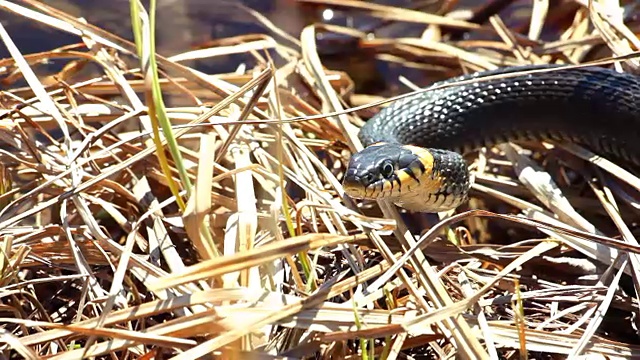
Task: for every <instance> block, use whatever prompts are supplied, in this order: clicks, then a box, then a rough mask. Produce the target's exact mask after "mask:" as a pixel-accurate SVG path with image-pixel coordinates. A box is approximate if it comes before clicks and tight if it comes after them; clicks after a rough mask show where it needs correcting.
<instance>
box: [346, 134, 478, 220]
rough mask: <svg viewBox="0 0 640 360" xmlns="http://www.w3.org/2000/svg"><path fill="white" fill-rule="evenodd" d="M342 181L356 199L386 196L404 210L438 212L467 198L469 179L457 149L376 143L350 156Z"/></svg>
mask: <svg viewBox="0 0 640 360" xmlns="http://www.w3.org/2000/svg"><path fill="white" fill-rule="evenodd" d="M342 185H343V187H344V190H345V192H346V194H347V195H349V196H350V197H352V198H355V199H363V200H379V199H389V200H391V201H392V202H394V203H395V204H396V205H398V206H401V207H403V208H405V209H407V210H411V211H424V212H438V211H445V210H449V209H452V208H455V207H457V206H458V205H460V204H461V203H462V202H464V201H466V199H467V192H468V190H469V187H470V181H469V173H468V170H467V167H466V163H465V162H464V159H462V156H460V155H459V154H457V153H454V152H450V151H446V150H436V149H425V148H421V147H417V146H412V145H402V144H395V143H376V144H372V145H370V146H368V147H366V148H365V149H363V150H362V151H359V152H357V153H355V154H353V155H352V156H351V160H350V161H349V165H348V166H347V171H346V173H345V176H344V179H343V181H342Z"/></svg>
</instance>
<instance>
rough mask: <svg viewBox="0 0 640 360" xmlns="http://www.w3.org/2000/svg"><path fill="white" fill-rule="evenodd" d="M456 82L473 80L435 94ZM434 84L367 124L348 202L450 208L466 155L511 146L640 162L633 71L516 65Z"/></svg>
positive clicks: (638, 81) (463, 192) (463, 187)
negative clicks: (551, 144) (528, 144)
mask: <svg viewBox="0 0 640 360" xmlns="http://www.w3.org/2000/svg"><path fill="white" fill-rule="evenodd" d="M546 70H552V71H546ZM522 72H529V73H524V74H518V73H522ZM496 75H498V76H503V77H502V78H495V76H496ZM511 75H513V76H511ZM504 76H508V77H504ZM487 77H494V78H489V79H483V78H487ZM484 80H486V81H484ZM459 81H467V82H468V83H466V84H463V85H453V86H450V87H445V88H438V87H441V85H443V84H452V83H453V82H459ZM432 88H433V89H432V90H430V91H426V92H421V93H418V94H415V95H412V96H409V97H406V98H403V99H399V100H397V101H395V102H393V103H392V104H391V105H389V106H388V107H386V108H384V109H383V110H382V111H380V112H379V113H378V114H376V115H375V116H374V117H372V118H371V119H370V120H369V121H367V123H366V124H365V125H364V126H363V127H362V128H361V130H360V133H359V138H360V140H361V141H362V143H363V145H364V146H365V148H364V149H363V150H362V151H360V152H357V153H355V154H353V155H352V157H351V159H350V161H349V164H348V166H347V170H346V173H345V176H344V180H343V185H344V189H345V192H346V193H347V194H348V195H349V196H351V197H353V198H356V199H370V200H376V199H385V198H386V199H389V200H391V201H392V202H394V203H395V204H397V205H398V206H400V207H403V208H406V209H408V210H411V211H418V212H438V211H446V210H449V209H453V208H455V207H457V206H459V205H460V204H462V203H463V202H465V201H466V200H467V198H468V192H469V189H470V187H471V182H470V175H469V171H468V167H467V164H466V163H465V161H464V158H463V157H462V155H461V154H464V153H466V152H469V151H472V150H474V149H477V148H479V147H482V146H491V145H495V144H498V143H502V142H507V141H517V140H552V141H556V142H573V143H576V144H579V145H582V146H584V147H586V148H588V149H590V150H592V151H594V152H595V153H597V154H598V155H600V156H603V157H605V158H607V159H609V160H612V161H621V163H625V164H634V165H638V164H640V78H639V77H637V76H635V75H633V74H630V73H620V72H617V71H615V70H612V69H607V68H602V67H581V68H561V67H558V66H555V65H535V66H520V67H509V68H501V69H498V70H490V71H484V72H478V73H474V74H471V75H464V76H461V77H456V78H453V79H450V80H446V81H444V82H440V83H436V84H434V85H433V86H432Z"/></svg>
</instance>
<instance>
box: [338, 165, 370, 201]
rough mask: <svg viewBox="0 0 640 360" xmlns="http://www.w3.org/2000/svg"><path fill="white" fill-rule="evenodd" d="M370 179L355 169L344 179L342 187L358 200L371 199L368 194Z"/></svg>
mask: <svg viewBox="0 0 640 360" xmlns="http://www.w3.org/2000/svg"><path fill="white" fill-rule="evenodd" d="M369 182H370V180H369V179H367V178H366V176H364V177H363V176H360V175H358V174H356V173H355V172H353V171H348V172H347V173H346V174H345V176H344V179H343V180H342V188H343V189H344V192H345V193H346V194H347V195H349V196H350V197H352V198H354V199H358V200H363V199H371V197H370V196H367V183H369Z"/></svg>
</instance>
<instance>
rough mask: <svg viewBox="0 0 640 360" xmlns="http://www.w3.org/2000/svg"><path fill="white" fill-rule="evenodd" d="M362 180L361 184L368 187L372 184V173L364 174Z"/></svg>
mask: <svg viewBox="0 0 640 360" xmlns="http://www.w3.org/2000/svg"><path fill="white" fill-rule="evenodd" d="M361 179H362V183H363V184H365V185H369V184H371V183H372V182H373V174H372V173H366V174H364V175H362V177H361Z"/></svg>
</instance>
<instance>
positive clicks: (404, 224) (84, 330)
mask: <svg viewBox="0 0 640 360" xmlns="http://www.w3.org/2000/svg"><path fill="white" fill-rule="evenodd" d="M300 3H304V4H305V5H306V6H318V5H326V4H328V5H332V6H335V7H339V8H340V9H341V10H344V11H349V12H353V13H365V14H367V15H370V16H373V17H376V18H379V19H381V20H383V22H381V23H380V24H381V26H384V25H385V24H389V23H391V22H397V21H400V22H401V23H402V22H407V23H413V24H421V25H422V26H424V29H425V30H424V32H423V34H422V36H421V37H402V38H384V37H376V38H370V37H367V36H366V34H365V33H363V32H360V31H357V30H354V29H346V28H341V27H337V26H326V25H325V26H323V25H313V26H308V27H306V28H305V29H304V30H303V31H302V32H301V33H300V34H299V37H292V36H290V35H288V34H286V33H285V32H284V31H282V30H280V29H279V28H278V27H277V24H272V23H270V22H269V21H268V20H267V19H266V18H264V17H263V16H262V15H261V14H258V13H256V12H255V11H252V10H250V9H247V8H244V7H242V6H239V5H236V9H237V11H243V12H246V13H247V14H249V15H250V16H252V18H254V19H255V21H256V22H258V23H260V24H262V25H263V26H264V28H265V34H246V35H244V36H238V37H234V38H229V39H222V40H217V41H215V42H212V43H210V44H209V45H208V47H207V48H203V49H197V50H194V51H191V52H188V53H183V54H175V55H173V56H171V57H167V58H165V57H161V56H157V57H153V56H150V54H153V53H154V52H155V51H154V49H155V48H154V40H153V39H154V33H153V28H154V21H155V20H154V16H153V14H154V10H153V9H144V8H143V7H141V6H140V5H139V4H137V3H132V13H133V14H134V16H132V23H133V28H134V31H135V35H136V43H131V42H129V41H126V40H124V39H121V38H119V37H117V36H115V35H113V34H111V33H109V32H107V31H104V30H102V29H99V28H97V27H95V26H92V25H90V24H87V23H85V22H84V21H80V20H78V19H76V18H73V17H71V16H69V15H68V14H65V13H63V12H61V11H59V10H56V9H54V8H50V7H49V6H47V5H44V4H41V3H39V2H36V1H34V0H28V1H22V2H20V3H19V4H18V3H11V2H7V1H0V9H1V10H3V11H6V12H9V13H11V14H13V16H21V17H26V18H28V19H30V21H33V22H37V23H40V24H44V25H46V26H50V27H53V28H56V29H59V30H62V31H65V32H68V33H71V34H75V35H77V36H78V39H79V43H78V44H77V45H74V46H68V47H65V48H59V49H52V50H51V51H47V52H43V53H38V54H22V53H20V51H19V50H18V48H17V47H16V46H15V45H14V44H13V42H12V38H11V34H10V33H7V31H6V30H5V29H4V28H3V27H2V26H1V25H0V38H1V40H2V42H3V43H4V45H5V46H6V47H7V49H9V51H10V52H11V58H8V59H3V60H0V66H2V67H1V71H2V75H3V84H4V85H5V88H6V89H9V90H6V91H3V93H2V97H3V102H2V105H3V110H2V112H1V114H2V115H1V118H0V125H1V128H0V138H1V141H2V149H1V150H0V163H1V164H2V167H1V168H0V170H1V171H0V180H1V181H0V194H1V195H0V206H1V209H2V210H1V211H0V236H1V237H0V239H1V241H0V244H1V246H2V251H3V255H4V256H3V257H1V258H0V270H1V271H0V280H1V282H0V287H1V289H2V298H1V299H2V300H1V301H2V315H0V317H1V318H0V324H2V328H1V334H2V343H3V347H2V349H3V353H2V354H3V356H4V357H6V358H27V359H36V358H41V357H46V358H48V359H77V358H80V357H98V358H122V359H126V358H137V359H151V358H171V359H193V358H197V357H200V356H210V357H211V356H212V357H224V358H252V359H253V358H255V359H271V358H327V359H328V358H344V359H356V358H358V359H372V358H374V357H377V358H384V359H394V358H409V357H413V358H448V357H452V356H461V358H472V359H485V358H486V359H488V358H493V359H498V358H516V357H520V358H527V357H530V358H539V359H542V358H545V359H546V358H558V356H559V357H569V358H572V359H576V358H578V357H580V356H583V355H584V356H588V358H610V359H612V358H629V357H640V338H639V336H638V333H637V329H638V319H640V317H639V316H638V315H639V314H638V311H639V310H640V309H639V302H638V294H639V293H640V279H639V278H638V267H639V266H640V262H639V258H638V255H637V254H639V253H640V246H639V245H638V242H637V240H636V238H635V234H636V233H637V231H636V229H635V226H636V223H637V222H638V221H639V220H640V216H639V214H640V213H639V211H638V210H640V205H639V201H638V198H639V196H638V191H640V180H639V179H638V178H637V177H635V176H634V175H633V174H631V173H629V172H627V171H625V170H623V169H621V168H620V167H618V166H617V165H616V164H613V163H611V162H609V161H607V160H605V159H600V158H598V157H597V156H595V155H594V154H592V153H590V152H589V151H587V150H585V149H581V148H579V147H577V146H569V145H561V144H550V143H521V144H504V145H500V146H498V147H496V148H494V149H482V150H481V151H479V152H477V153H475V154H471V155H470V156H469V161H470V164H471V167H472V169H473V171H474V175H475V178H476V183H475V185H474V196H473V198H472V199H471V201H470V202H469V204H468V205H467V206H465V207H464V208H461V209H458V210H457V211H456V212H452V213H450V214H439V215H440V216H439V218H438V219H436V218H434V217H433V216H428V215H425V214H402V213H401V212H399V210H398V209H396V208H395V207H394V206H392V205H390V204H387V203H379V204H371V203H367V204H355V203H354V202H353V201H351V200H350V199H348V198H346V197H345V195H344V193H343V191H342V189H341V186H340V179H341V176H342V172H343V171H344V166H345V162H346V161H348V159H349V154H350V153H351V152H353V151H356V150H358V149H360V148H361V144H360V143H359V141H358V139H357V131H358V126H359V125H360V124H362V119H361V118H360V116H361V115H363V116H369V115H370V114H371V113H372V112H374V111H375V108H376V107H379V106H381V105H382V104H383V103H384V102H385V101H387V99H385V98H382V97H375V96H373V95H374V94H359V93H357V92H354V91H353V89H354V84H353V82H352V81H351V79H350V78H349V76H348V75H347V74H346V73H344V72H341V71H332V70H330V69H327V68H326V67H324V66H323V64H322V62H321V59H320V57H319V56H318V51H317V48H316V33H317V32H319V31H322V32H336V33H342V34H343V36H345V37H355V38H357V44H358V45H357V49H356V48H355V47H354V48H353V49H352V50H353V51H355V52H362V53H364V54H367V56H373V57H375V59H377V60H380V61H384V62H387V63H395V64H398V65H402V66H405V67H407V68H411V69H414V70H418V71H421V72H422V73H423V74H428V75H429V76H430V77H432V78H434V79H442V78H448V77H450V76H452V75H454V74H458V73H462V72H470V71H477V70H482V69H491V68H497V67H501V66H508V65H516V64H529V63H562V64H567V65H572V66H578V65H580V64H584V63H594V62H595V63H597V64H611V63H613V64H614V66H616V67H617V68H619V69H621V70H624V71H636V70H637V66H638V62H637V60H636V59H635V57H636V55H637V54H636V53H635V52H637V51H639V50H640V40H639V39H638V38H637V37H636V35H635V34H636V33H637V32H638V31H639V30H640V24H639V23H638V21H637V20H638V19H637V16H636V18H635V19H634V18H633V16H625V14H634V13H636V14H637V13H638V11H640V8H639V7H638V5H634V4H633V3H630V4H622V5H624V6H625V12H622V11H621V10H622V7H621V5H620V4H618V2H616V1H604V0H603V1H586V0H575V1H571V0H568V1H564V2H562V8H561V7H559V6H557V4H555V2H549V1H546V0H537V1H534V2H533V6H529V5H527V7H526V9H527V14H528V15H529V16H530V18H529V20H528V21H525V22H523V23H524V24H525V25H523V26H522V27H521V28H518V29H510V28H509V27H508V26H507V25H506V24H505V21H504V20H505V19H502V18H501V17H499V16H498V15H495V13H496V11H497V10H499V9H497V7H498V5H499V4H500V3H501V2H499V1H496V2H494V3H487V5H486V6H484V7H479V8H477V9H475V11H466V12H465V11H461V10H463V8H462V7H458V6H457V5H456V2H455V1H454V2H444V3H442V4H440V5H438V6H435V7H434V4H436V3H433V4H431V7H432V9H431V10H432V13H430V14H429V13H426V12H423V11H420V10H415V9H402V8H396V7H390V6H382V5H373V4H371V3H368V2H362V1H333V0H332V1H328V0H303V1H300ZM502 3H505V2H502ZM562 9H565V10H564V11H562V12H561V10H562ZM566 9H569V10H566ZM105 11H108V10H107V9H105ZM147 11H149V12H147ZM545 29H546V30H547V32H548V34H546V36H547V38H548V37H552V39H551V40H545V41H543V40H540V37H541V34H542V32H543V31H544V30H545ZM549 29H556V30H549ZM461 31H462V32H467V33H468V34H471V35H472V37H470V38H468V39H464V40H463V39H462V38H460V37H458V38H456V37H452V36H453V35H454V34H460V32H461ZM523 34H526V35H523ZM551 35H553V36H551ZM237 53H245V54H249V55H251V56H253V58H254V59H255V63H256V64H257V65H256V66H255V67H251V68H245V66H244V65H243V64H237V66H238V71H236V72H234V73H230V74H215V75H208V74H204V73H201V72H198V71H197V70H195V69H192V68H190V67H188V66H186V65H183V64H182V63H183V62H185V61H188V60H190V59H204V58H211V57H225V56H228V55H230V54H237ZM50 59H63V60H65V61H66V66H65V68H64V69H63V71H61V72H59V73H57V74H54V75H47V76H38V75H37V74H38V73H39V69H40V68H41V67H42V65H43V64H44V63H45V62H46V61H47V60H50ZM87 68H90V69H92V71H89V72H88V71H86V69H87ZM88 74H90V76H89V75H88ZM412 80H415V79H404V78H403V79H401V81H402V82H403V83H404V84H406V85H408V86H415V85H413V84H412V83H411V81H412ZM420 85H421V86H423V85H426V82H424V81H423V82H422V83H421V84H420ZM400 92H402V93H407V92H408V91H407V90H402V91H400ZM374 100H375V101H374ZM165 102H166V104H165ZM373 102H375V104H371V103H373ZM371 106H374V107H373V109H371ZM159 147H162V151H158V149H159ZM472 209H478V210H472Z"/></svg>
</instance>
